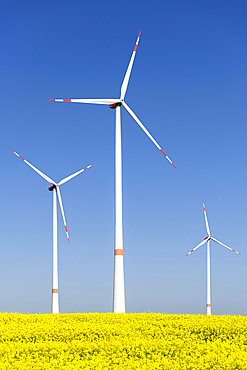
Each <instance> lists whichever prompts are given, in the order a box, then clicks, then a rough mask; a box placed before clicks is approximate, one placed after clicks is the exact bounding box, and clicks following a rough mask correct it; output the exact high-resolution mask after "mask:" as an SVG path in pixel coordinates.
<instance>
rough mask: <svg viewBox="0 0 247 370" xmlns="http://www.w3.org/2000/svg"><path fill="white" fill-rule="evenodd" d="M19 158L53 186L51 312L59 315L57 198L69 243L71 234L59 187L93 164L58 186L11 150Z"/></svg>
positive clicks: (51, 188)
mask: <svg viewBox="0 0 247 370" xmlns="http://www.w3.org/2000/svg"><path fill="white" fill-rule="evenodd" d="M10 150H11V151H12V152H13V153H14V154H15V155H17V157H19V158H21V159H22V160H23V161H24V162H25V163H26V164H27V165H28V166H30V167H31V168H32V169H33V170H34V171H36V172H37V173H38V174H39V175H40V176H42V177H43V178H44V179H45V180H46V181H48V182H49V183H50V184H52V186H50V187H49V188H48V190H49V191H52V192H53V273H52V305H51V307H52V308H51V312H52V313H59V300H58V258H57V196H58V200H59V204H60V209H61V213H62V217H63V223H64V227H65V231H66V235H67V238H68V242H69V233H68V229H67V225H66V220H65V215H64V210H63V203H62V197H61V193H60V190H59V186H60V185H62V184H64V183H65V182H67V181H69V180H71V179H73V177H75V176H77V175H79V174H80V173H82V172H83V171H85V170H86V169H88V168H90V167H92V166H93V164H91V165H89V166H87V167H85V168H83V169H82V170H80V171H78V172H76V173H74V174H73V175H70V176H68V177H66V178H65V179H63V180H61V181H60V182H59V183H58V184H57V183H56V182H55V181H53V180H52V179H50V177H48V176H46V175H45V174H44V173H42V172H41V171H40V170H38V169H37V168H36V167H34V166H33V165H32V164H31V163H29V162H28V161H26V160H25V159H24V158H22V157H21V156H20V155H19V154H17V153H16V152H14V150H12V149H10Z"/></svg>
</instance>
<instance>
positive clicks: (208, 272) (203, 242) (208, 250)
mask: <svg viewBox="0 0 247 370" xmlns="http://www.w3.org/2000/svg"><path fill="white" fill-rule="evenodd" d="M202 204H203V211H204V216H205V223H206V229H207V233H208V236H207V237H206V238H204V240H203V241H202V242H201V243H200V244H198V245H197V246H196V247H195V248H194V249H192V251H190V252H189V253H187V254H186V256H188V255H189V254H191V253H192V252H194V251H195V250H196V249H197V248H199V247H201V246H202V245H203V244H205V243H207V315H211V277H210V245H209V241H210V239H212V240H213V241H215V242H216V243H218V244H220V245H223V247H225V248H227V249H230V251H233V252H235V253H237V254H239V255H240V253H238V252H237V251H235V250H234V249H232V248H230V247H228V246H227V245H225V244H223V243H221V242H220V241H219V240H217V239H215V238H213V237H212V236H211V234H210V230H209V226H208V219H207V214H206V209H205V204H204V202H202Z"/></svg>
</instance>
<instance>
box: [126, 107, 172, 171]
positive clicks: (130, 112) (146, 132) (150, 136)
mask: <svg viewBox="0 0 247 370" xmlns="http://www.w3.org/2000/svg"><path fill="white" fill-rule="evenodd" d="M122 105H123V107H124V108H125V109H126V111H127V112H128V113H129V114H130V115H131V117H132V118H133V119H134V120H135V121H136V123H137V124H138V125H139V126H140V127H141V129H142V130H143V131H144V132H145V134H146V135H147V136H148V137H149V139H151V140H152V142H153V143H154V145H155V146H157V148H158V149H159V150H160V151H161V152H162V153H163V154H164V156H165V157H166V159H168V161H169V162H170V163H171V164H172V165H173V167H175V168H176V170H177V167H176V166H175V164H174V163H173V162H172V161H171V160H170V158H169V157H168V155H166V154H165V152H164V151H163V149H162V148H161V147H160V146H159V144H158V143H157V141H155V140H154V138H153V136H152V135H151V134H150V133H149V132H148V130H147V129H146V127H145V126H144V125H143V124H142V123H141V121H140V120H139V119H138V118H137V117H136V115H135V113H134V112H133V111H132V110H131V109H130V107H128V105H127V104H126V103H125V102H124V101H122Z"/></svg>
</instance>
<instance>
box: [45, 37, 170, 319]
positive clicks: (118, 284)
mask: <svg viewBox="0 0 247 370" xmlns="http://www.w3.org/2000/svg"><path fill="white" fill-rule="evenodd" d="M140 35H141V32H140V33H139V36H138V38H137V41H136V44H135V48H134V51H133V53H132V56H131V59H130V62H129V65H128V68H127V71H126V74H125V77H124V80H123V83H122V86H121V93H120V98H116V99H48V101H57V102H69V103H91V104H105V105H109V107H110V108H111V109H115V110H116V122H115V246H114V250H115V259H114V291H113V312H115V313H125V293H124V265H123V222H122V144H121V115H120V108H121V106H123V107H124V108H125V109H126V111H127V112H128V113H129V114H130V116H131V117H132V118H133V119H134V120H135V121H136V123H137V124H138V125H139V126H140V127H141V129H142V130H143V131H144V132H145V134H147V136H148V137H149V138H150V139H151V140H152V142H153V143H154V145H156V147H157V148H158V149H159V150H160V151H161V152H162V153H163V154H164V155H165V157H166V158H167V159H168V161H169V162H170V163H171V164H172V165H173V166H174V167H175V168H176V166H175V165H174V164H173V163H172V161H171V160H170V158H169V157H168V156H167V155H166V154H165V152H164V151H163V150H162V148H161V147H160V146H159V144H158V143H157V141H155V140H154V138H153V136H152V135H151V134H150V133H149V132H148V130H147V129H146V128H145V127H144V126H143V124H142V123H141V121H140V120H139V119H138V118H137V116H136V115H135V113H134V112H133V111H132V110H131V109H130V108H129V106H128V105H127V104H126V103H125V101H124V97H125V94H126V90H127V87H128V82H129V78H130V73H131V70H132V66H133V63H134V59H135V55H136V50H137V45H138V43H139V39H140ZM176 169H177V168H176Z"/></svg>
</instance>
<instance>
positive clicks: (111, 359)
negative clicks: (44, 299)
mask: <svg viewBox="0 0 247 370" xmlns="http://www.w3.org/2000/svg"><path fill="white" fill-rule="evenodd" d="M0 335H1V340H0V341H1V343H0V370H2V369H6V370H9V369H15V370H25V369H37V370H46V369H53V370H54V369H66V370H69V369H76V370H78V369H85V370H87V369H97V370H103V369H130V370H133V369H147V370H152V369H177V370H183V369H196V370H198V369H224V370H228V369H229V370H233V369H247V317H245V316H209V317H207V316H204V315H168V314H155V313H138V314H113V313H88V314H80V313H79V314H59V315H51V314H36V315H24V314H18V313H0Z"/></svg>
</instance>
